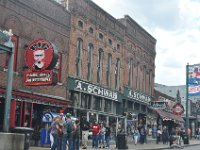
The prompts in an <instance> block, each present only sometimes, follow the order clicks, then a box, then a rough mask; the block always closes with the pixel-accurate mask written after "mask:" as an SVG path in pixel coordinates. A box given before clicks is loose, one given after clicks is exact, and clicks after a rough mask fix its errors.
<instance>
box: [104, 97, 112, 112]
mask: <svg viewBox="0 0 200 150" xmlns="http://www.w3.org/2000/svg"><path fill="white" fill-rule="evenodd" d="M104 111H105V112H109V113H111V112H112V101H111V100H109V99H105V108H104Z"/></svg>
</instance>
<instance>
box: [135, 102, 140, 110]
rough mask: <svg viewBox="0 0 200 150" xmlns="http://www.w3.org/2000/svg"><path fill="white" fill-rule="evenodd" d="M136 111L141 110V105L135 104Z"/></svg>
mask: <svg viewBox="0 0 200 150" xmlns="http://www.w3.org/2000/svg"><path fill="white" fill-rule="evenodd" d="M134 110H136V111H139V110H140V104H138V103H134Z"/></svg>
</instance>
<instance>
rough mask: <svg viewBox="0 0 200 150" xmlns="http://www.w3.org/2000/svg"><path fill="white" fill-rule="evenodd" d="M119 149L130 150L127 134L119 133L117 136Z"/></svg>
mask: <svg viewBox="0 0 200 150" xmlns="http://www.w3.org/2000/svg"><path fill="white" fill-rule="evenodd" d="M117 148H118V149H128V146H127V139H126V134H125V133H118V134H117Z"/></svg>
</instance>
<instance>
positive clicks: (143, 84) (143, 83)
mask: <svg viewBox="0 0 200 150" xmlns="http://www.w3.org/2000/svg"><path fill="white" fill-rule="evenodd" d="M145 89H146V66H144V67H143V80H142V90H143V91H144V92H145Z"/></svg>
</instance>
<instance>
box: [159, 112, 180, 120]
mask: <svg viewBox="0 0 200 150" xmlns="http://www.w3.org/2000/svg"><path fill="white" fill-rule="evenodd" d="M156 111H157V113H158V114H159V115H160V117H161V118H162V119H163V120H172V121H178V122H184V120H183V118H182V117H181V116H178V115H175V114H172V113H169V112H166V111H163V110H156Z"/></svg>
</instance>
